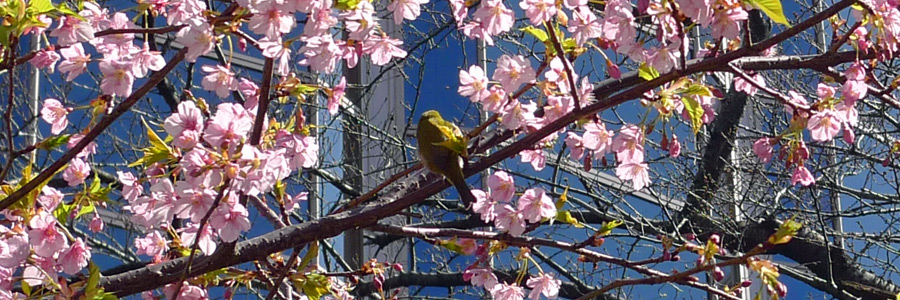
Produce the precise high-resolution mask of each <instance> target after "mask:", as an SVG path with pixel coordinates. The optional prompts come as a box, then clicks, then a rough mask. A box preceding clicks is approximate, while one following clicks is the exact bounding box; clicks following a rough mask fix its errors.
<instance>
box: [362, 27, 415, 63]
mask: <svg viewBox="0 0 900 300" xmlns="http://www.w3.org/2000/svg"><path fill="white" fill-rule="evenodd" d="M401 45H403V41H401V40H398V39H394V38H391V37H389V36H387V35H386V34H384V35H381V36H379V35H374V34H373V35H369V36H368V38H366V40H365V41H363V48H362V49H363V53H366V54H369V55H371V58H372V63H373V64H375V65H378V66H383V65H386V64H387V63H388V62H390V61H391V58H394V57H397V58H404V57H406V51H405V50H403V49H400V46H401Z"/></svg>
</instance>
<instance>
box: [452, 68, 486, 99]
mask: <svg viewBox="0 0 900 300" xmlns="http://www.w3.org/2000/svg"><path fill="white" fill-rule="evenodd" d="M457 92H459V94H460V95H462V96H466V97H469V100H471V101H472V102H481V101H482V100H484V98H487V97H488V96H489V95H490V92H489V91H488V78H487V74H485V73H484V69H482V68H481V67H480V66H478V65H472V66H470V67H469V70H468V71H466V70H459V89H458V90H457Z"/></svg>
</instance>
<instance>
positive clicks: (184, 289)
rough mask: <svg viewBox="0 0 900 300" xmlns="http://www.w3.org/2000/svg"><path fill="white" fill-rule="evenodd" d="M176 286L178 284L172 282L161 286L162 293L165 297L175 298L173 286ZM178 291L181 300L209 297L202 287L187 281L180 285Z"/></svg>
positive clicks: (200, 299) (198, 299) (205, 299)
mask: <svg viewBox="0 0 900 300" xmlns="http://www.w3.org/2000/svg"><path fill="white" fill-rule="evenodd" d="M177 287H178V284H176V283H172V284H168V285H166V286H165V287H163V294H165V295H166V299H175V297H176V295H175V292H176V291H175V288H177ZM177 292H178V296H177V297H178V299H182V300H207V299H209V294H208V293H207V292H206V290H205V289H203V288H202V287H199V286H196V285H192V284H190V283H188V282H184V283H183V284H182V285H181V290H179V291H177Z"/></svg>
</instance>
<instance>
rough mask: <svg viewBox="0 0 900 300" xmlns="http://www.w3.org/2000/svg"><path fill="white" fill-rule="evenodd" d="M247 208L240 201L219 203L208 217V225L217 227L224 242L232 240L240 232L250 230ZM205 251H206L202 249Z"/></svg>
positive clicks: (238, 235) (235, 238)
mask: <svg viewBox="0 0 900 300" xmlns="http://www.w3.org/2000/svg"><path fill="white" fill-rule="evenodd" d="M249 215H250V214H249V212H248V211H247V208H245V207H244V206H243V205H241V204H240V203H237V202H235V203H234V204H233V205H220V206H219V207H218V208H217V209H216V210H215V212H213V214H212V216H210V218H209V225H210V226H212V227H213V228H216V229H218V232H219V237H220V238H222V241H225V242H234V241H236V240H237V239H238V237H240V236H241V232H244V231H247V230H250V220H249V219H247V217H248V216H249ZM204 253H206V251H204Z"/></svg>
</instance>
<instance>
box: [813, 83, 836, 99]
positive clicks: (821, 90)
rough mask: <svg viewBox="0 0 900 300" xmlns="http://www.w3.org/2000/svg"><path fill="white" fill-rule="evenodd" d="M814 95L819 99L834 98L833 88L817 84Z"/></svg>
mask: <svg viewBox="0 0 900 300" xmlns="http://www.w3.org/2000/svg"><path fill="white" fill-rule="evenodd" d="M816 95H817V96H819V98H820V99H828V98H832V97H834V88H833V87H831V86H829V85H827V84H824V83H819V85H818V86H817V87H816Z"/></svg>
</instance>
